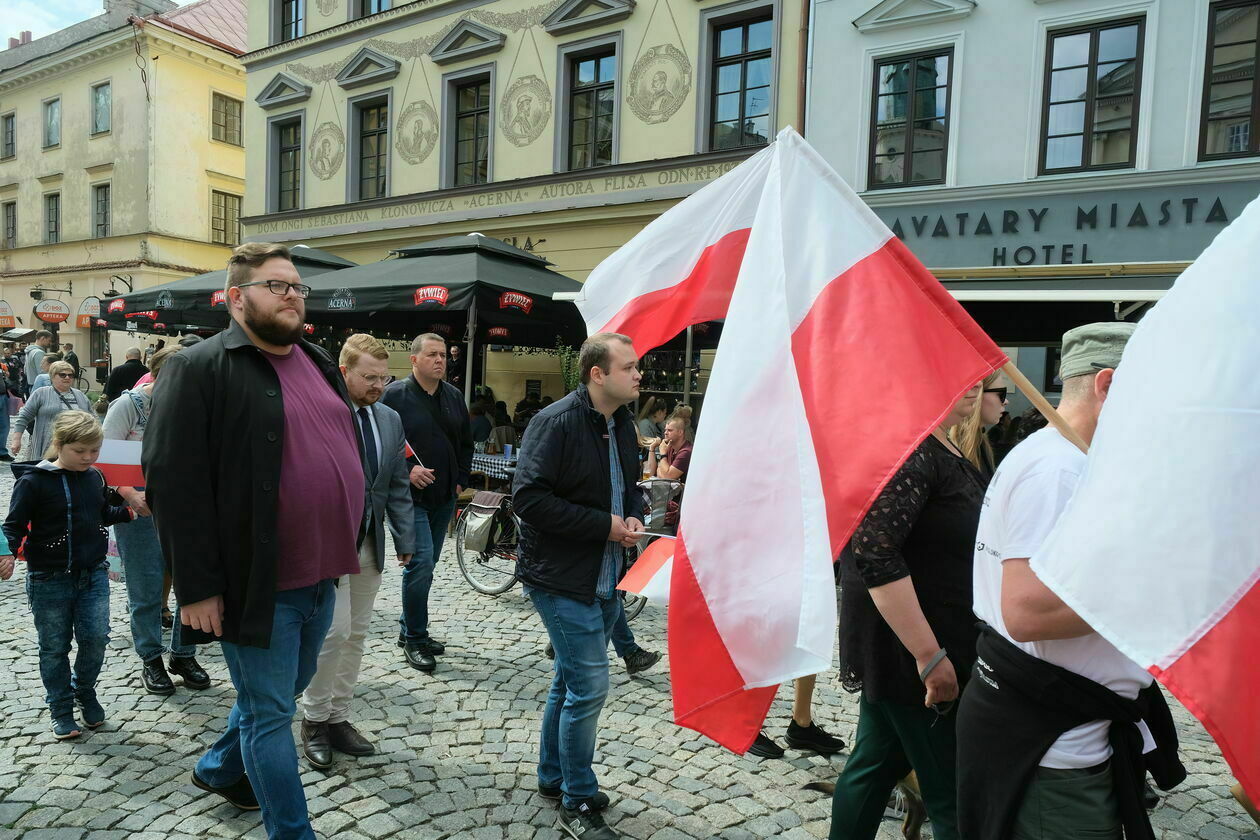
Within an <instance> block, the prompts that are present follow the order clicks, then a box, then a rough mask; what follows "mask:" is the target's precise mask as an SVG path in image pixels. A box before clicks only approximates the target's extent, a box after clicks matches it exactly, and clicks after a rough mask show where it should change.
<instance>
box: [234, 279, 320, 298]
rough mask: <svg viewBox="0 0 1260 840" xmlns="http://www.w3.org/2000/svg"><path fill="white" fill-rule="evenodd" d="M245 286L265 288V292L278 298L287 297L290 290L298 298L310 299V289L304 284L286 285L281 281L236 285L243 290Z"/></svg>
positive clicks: (258, 281) (259, 281)
mask: <svg viewBox="0 0 1260 840" xmlns="http://www.w3.org/2000/svg"><path fill="white" fill-rule="evenodd" d="M246 286H266V287H267V291H269V292H271V293H272V294H273V295H279V296H280V297H284V296H285V295H287V294H288V293H289V290H290V289H292V290H293V294H295V295H297V296H298V297H300V298H306V297H310V294H311V287H310V286H307V285H306V284H305V283H286V282H284V281H283V280H251V281H250V282H248V283H240V284H238V285H237V288H238V289H243V288H245V287H246Z"/></svg>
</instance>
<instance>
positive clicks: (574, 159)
mask: <svg viewBox="0 0 1260 840" xmlns="http://www.w3.org/2000/svg"><path fill="white" fill-rule="evenodd" d="M616 82H617V56H616V55H615V54H614V53H613V52H611V51H609V52H606V53H602V54H599V55H585V56H581V57H576V58H573V59H571V61H570V65H569V169H588V168H590V167H592V166H608V165H609V164H610V163H612V162H613V129H614V119H615V116H616V97H615V91H614V86H615V85H616Z"/></svg>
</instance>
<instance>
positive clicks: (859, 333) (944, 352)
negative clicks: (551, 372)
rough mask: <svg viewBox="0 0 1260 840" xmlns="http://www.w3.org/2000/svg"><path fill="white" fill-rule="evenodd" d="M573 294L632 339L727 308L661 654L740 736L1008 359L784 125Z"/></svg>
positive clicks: (811, 645) (705, 725) (806, 651)
mask: <svg viewBox="0 0 1260 840" xmlns="http://www.w3.org/2000/svg"><path fill="white" fill-rule="evenodd" d="M732 270H734V272H735V278H734V280H733V281H732V280H731V277H730V272H731V271H732ZM727 296H729V303H726V304H725V305H724V303H723V302H724V298H725V297H727ZM578 306H579V307H580V308H581V310H582V314H583V317H584V318H585V319H586V321H587V324H588V326H589V328H590V329H591V330H592V331H601V330H621V331H628V332H627V334H629V335H630V336H631V337H632V338H633V339H634V340H635V346H636V348H637V349H638V350H639V351H640V352H643V351H646V350H649V349H651V348H652V347H653V346H656V345H657V344H659V343H661V342H662V341H664V340H667V339H669V338H671V337H673V335H674V334H676V333H677V332H678V331H679V330H681V329H683V328H684V327H686V326H687V325H688V324H691V323H695V322H697V321H698V320H704V319H708V318H720V317H722V316H723V315H725V319H726V323H725V326H724V329H723V333H722V338H721V342H720V344H719V347H718V352H717V357H716V360H715V364H714V368H713V374H712V377H711V379H710V381H709V386H708V389H707V391H706V393H705V401H704V411H703V416H702V417H701V424H700V433H699V435H698V436H697V439H696V445H695V451H694V454H693V455H692V460H691V466H690V469H689V471H688V477H687V493H686V498H685V502H684V504H683V506H682V515H681V523H680V532H679V538H678V540H677V541H676V543H675V545H674V547H673V548H674V552H673V561H672V563H671V566H672V578H671V582H670V601H669V652H670V662H671V678H672V686H673V694H674V716H675V720H676V722H677V723H679V724H681V725H683V726H686V727H689V728H691V729H695V730H697V731H699V732H702V733H704V734H706V735H708V736H709V737H711V738H713V739H714V740H716V741H718V742H719V743H721V744H723V745H725V746H727V747H729V748H730V749H733V750H735V751H736V752H744V751H745V750H747V749H748V747H749V746H750V745H751V744H752V742H753V740H754V738H756V735H757V732H758V730H759V729H760V728H761V725H762V722H763V721H764V720H765V716H766V712H767V710H768V709H769V707H770V703H771V701H772V700H773V698H774V692H775V688H776V687H777V685H778V684H779V683H780V682H783V681H784V680H787V679H792V678H794V677H800V676H806V675H809V674H815V673H819V672H821V671H824V670H826V669H827V668H829V667H830V665H831V652H832V647H833V644H834V640H835V632H836V598H835V585H834V580H833V575H832V562H833V561H834V559H835V558H836V556H837V555H838V554H839V552H840V550H841V549H842V548H843V547H844V545H845V544H846V543H847V542H848V539H849V537H850V536H851V535H852V533H853V530H854V529H855V528H856V527H857V525H858V523H859V522H860V521H861V519H862V517H863V516H864V515H865V513H866V510H867V508H868V507H870V505H871V503H872V502H873V501H874V499H875V497H876V495H878V493H879V491H880V490H881V489H882V488H883V486H884V484H885V483H886V482H887V481H888V480H889V479H890V478H891V477H892V475H893V473H895V472H896V470H897V468H898V467H900V465H901V464H902V462H903V461H905V459H906V458H907V457H908V456H909V455H910V453H911V452H913V451H914V448H915V447H916V446H917V445H918V444H919V443H920V442H921V441H922V440H923V438H924V437H926V436H927V434H928V433H929V432H930V431H931V430H932V429H933V428H935V427H936V426H937V425H938V424H939V423H940V422H941V420H942V419H943V418H944V417H945V415H946V414H948V413H949V411H950V409H951V408H952V407H953V405H954V403H955V402H956V401H957V400H958V398H959V397H960V396H961V395H962V394H963V393H964V392H966V391H967V390H968V389H970V388H972V387H974V386H975V384H976V383H977V382H978V381H979V380H980V379H982V378H984V377H985V376H986V375H987V374H989V373H990V372H991V371H993V370H995V369H996V368H998V367H1000V366H1001V365H1002V364H1003V363H1004V362H1005V361H1006V357H1005V356H1004V355H1003V354H1002V352H1001V350H999V349H998V347H997V346H996V345H995V344H994V343H993V342H992V341H991V340H989V338H988V337H987V336H986V335H985V334H984V333H983V332H982V331H981V330H980V328H979V327H978V326H977V325H976V324H975V322H974V321H972V320H971V318H970V317H968V315H967V314H966V312H964V311H963V309H962V307H961V306H959V304H958V303H957V302H956V301H955V300H954V299H953V298H952V297H950V295H949V293H948V292H947V291H946V290H945V289H944V288H943V287H942V286H941V284H940V283H939V282H937V280H936V279H935V278H934V277H932V275H931V274H929V273H928V272H927V270H926V269H924V268H923V266H922V265H921V264H920V263H919V261H918V260H917V259H915V257H914V256H913V255H912V254H911V253H910V252H909V251H908V250H907V249H906V247H905V246H904V245H902V243H901V241H900V240H898V239H897V238H896V237H894V236H893V234H892V232H891V231H889V230H888V228H887V227H886V226H885V225H884V223H883V222H881V221H880V220H879V219H878V218H877V217H876V216H875V214H874V213H872V212H871V211H870V209H869V208H867V207H866V205H865V204H863V203H862V201H861V200H860V199H859V198H858V197H857V195H855V194H854V193H853V191H852V190H851V189H849V187H848V185H846V184H845V183H844V181H843V180H841V178H840V176H839V175H837V174H836V173H835V171H834V170H832V168H831V167H830V166H829V165H828V164H827V163H826V162H825V161H824V160H823V159H822V158H821V157H819V155H818V154H817V153H816V152H815V151H814V150H813V149H812V148H811V147H810V146H809V145H808V144H807V143H806V142H805V141H804V139H802V138H801V137H800V135H799V134H797V133H796V132H795V131H793V130H792V129H790V128H789V129H784V130H783V131H782V132H781V133H780V134H779V136H778V138H777V140H776V142H775V143H774V144H772V145H771V146H770V147H768V148H766V149H764V150H762V151H761V152H759V153H757V154H756V155H754V156H753V157H752V158H750V159H749V160H748V161H746V162H744V163H743V164H741V165H740V166H738V167H736V168H735V169H734V170H732V171H731V172H729V173H727V174H726V175H724V176H723V177H722V178H720V179H718V180H717V181H716V182H714V183H713V184H711V185H709V186H707V187H705V188H704V189H702V190H700V191H699V192H697V193H696V194H694V195H693V196H691V197H689V198H688V199H686V200H685V201H683V202H682V203H681V204H679V205H678V206H676V207H674V208H672V209H671V210H669V211H668V212H667V213H665V214H664V215H662V216H661V217H660V218H659V219H657V220H656V221H654V222H653V223H652V224H650V225H649V226H648V227H646V228H645V229H644V230H643V231H642V233H640V234H639V235H638V236H636V237H635V238H634V239H633V240H631V241H630V242H629V243H628V244H626V245H625V246H624V247H622V248H621V249H620V250H619V251H618V252H617V253H615V254H613V255H612V256H611V257H609V258H608V260H606V261H605V262H604V263H603V264H601V265H600V266H599V268H598V269H596V271H595V272H594V273H593V274H592V275H591V278H590V279H589V280H588V281H587V283H586V287H585V288H584V289H583V293H582V295H581V296H580V297H579V300H578ZM605 319H607V320H605Z"/></svg>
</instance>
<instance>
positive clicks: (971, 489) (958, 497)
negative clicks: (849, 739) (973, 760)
mask: <svg viewBox="0 0 1260 840" xmlns="http://www.w3.org/2000/svg"><path fill="white" fill-rule="evenodd" d="M979 396H980V386H979V385H977V386H976V387H975V388H973V389H972V390H971V391H969V392H967V394H966V395H964V396H963V398H962V399H960V400H959V401H958V403H957V404H956V405H955V406H954V410H953V412H952V413H951V415H950V416H949V417H947V418H946V419H945V422H944V423H943V424H942V426H941V428H939V429H936V430H934V431H933V432H932V434H931V435H929V436H928V437H927V438H926V439H925V440H924V441H923V443H921V444H920V445H919V446H918V448H917V449H916V450H915V451H914V453H913V454H911V456H910V457H909V458H908V459H907V460H906V462H905V464H904V465H902V467H901V469H900V470H898V471H897V474H896V475H895V476H893V478H892V480H891V481H889V482H888V484H887V485H886V486H885V488H884V490H883V492H881V493H880V495H879V498H878V499H876V501H875V504H874V505H872V507H871V509H870V511H869V512H868V513H867V514H866V517H865V519H863V520H862V524H861V525H859V526H858V529H857V531H855V532H854V534H853V538H852V539H851V540H850V541H849V545H848V546H847V547H846V548H845V550H844V552H843V553H842V554H841V556H840V561H839V566H840V585H841V589H842V592H841V596H840V676H841V680H842V682H843V684H844V687H845V688H846V689H848V690H849V691H854V692H857V691H860V692H861V695H862V697H861V702H860V711H859V716H858V729H857V740H856V742H855V743H854V745H853V752H852V755H851V756H850V758H849V760H848V762H847V763H846V764H845V768H844V772H843V773H841V774H840V778H839V780H838V781H837V782H836V791H835V796H834V798H833V800H832V817H831V838H832V840H840V838H843V839H844V840H871V838H874V837H875V833H876V831H877V830H878V828H879V823H880V819H881V818H882V816H883V811H884V805H885V803H886V802H887V801H888V796H889V794H890V793H891V792H892V790H893V787H894V786H895V785H896V783H897V781H898V780H899V779H901V778H903V777H904V776H905V775H906V774H907V773H909V772H910V770H912V769H913V770H915V771H916V773H917V775H918V779H919V786H920V790H921V792H922V796H923V801H924V804H925V805H926V806H927V810H928V814H929V816H930V817H931V819H932V834H933V837H935V838H936V840H956V838H957V837H958V830H957V820H956V810H957V806H956V803H955V795H956V794H955V785H954V714H953V708H952V707H953V703H954V701H955V700H956V699H957V698H958V694H959V681H960V680H963V679H965V678H966V675H967V674H968V673H969V672H970V670H971V666H972V664H973V663H974V661H975V643H976V631H975V629H974V624H975V617H974V616H973V615H972V613H971V570H972V561H973V551H974V546H975V537H976V525H977V523H978V522H979V519H980V506H981V503H982V501H983V498H984V479H983V478H981V476H980V474H979V472H978V471H977V470H976V468H975V467H974V466H972V464H971V462H970V461H968V460H967V459H966V458H964V457H963V456H962V454H961V453H960V452H959V451H958V450H957V449H956V448H955V447H954V445H953V444H952V443H950V442H949V439H948V438H947V437H946V435H945V429H947V428H949V427H950V426H952V425H953V424H955V423H957V422H959V421H960V420H962V419H963V418H964V417H967V416H969V415H970V414H971V411H972V408H973V406H974V405H975V402H976V400H977V399H978V398H979ZM924 671H927V676H926V678H925V679H920V673H921V672H924Z"/></svg>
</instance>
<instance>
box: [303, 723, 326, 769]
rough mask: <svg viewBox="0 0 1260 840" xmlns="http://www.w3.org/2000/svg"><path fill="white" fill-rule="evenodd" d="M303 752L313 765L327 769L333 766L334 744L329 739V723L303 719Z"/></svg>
mask: <svg viewBox="0 0 1260 840" xmlns="http://www.w3.org/2000/svg"><path fill="white" fill-rule="evenodd" d="M302 754H303V755H305V756H306V760H307V761H309V762H310V763H311V766H312V767H315V768H317V769H319V770H327V769H328V768H329V767H332V763H333V762H332V744H330V743H329V740H328V724H327V723H314V722H312V721H309V720H306V719H305V718H303V719H302Z"/></svg>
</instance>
